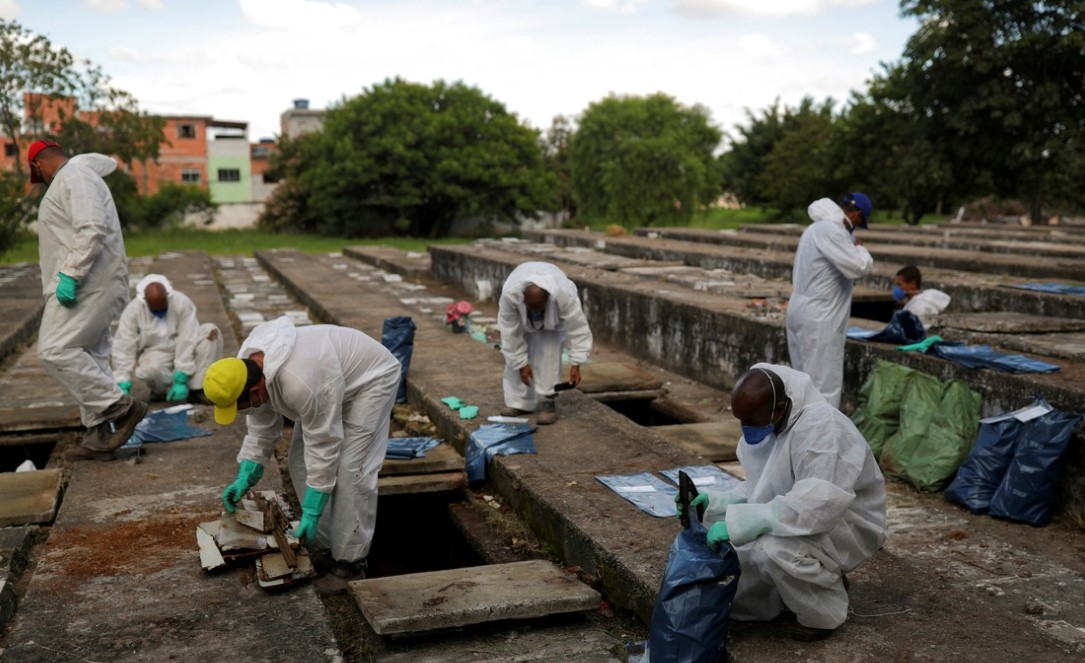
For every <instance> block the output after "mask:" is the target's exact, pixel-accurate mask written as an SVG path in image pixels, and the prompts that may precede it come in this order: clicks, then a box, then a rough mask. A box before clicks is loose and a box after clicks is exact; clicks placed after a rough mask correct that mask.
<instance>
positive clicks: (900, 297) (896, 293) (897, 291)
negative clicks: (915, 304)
mask: <svg viewBox="0 0 1085 663" xmlns="http://www.w3.org/2000/svg"><path fill="white" fill-rule="evenodd" d="M907 298H908V293H907V292H905V291H904V288H902V287H900V286H899V285H895V286H893V299H895V300H897V301H898V302H902V301H904V300H905V299H907Z"/></svg>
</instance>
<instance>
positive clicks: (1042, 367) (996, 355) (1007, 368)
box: [929, 343, 1059, 373]
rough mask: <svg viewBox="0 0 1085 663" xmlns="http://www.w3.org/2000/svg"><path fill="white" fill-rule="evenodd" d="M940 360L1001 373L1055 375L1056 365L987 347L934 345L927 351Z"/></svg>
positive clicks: (1057, 368) (953, 344)
mask: <svg viewBox="0 0 1085 663" xmlns="http://www.w3.org/2000/svg"><path fill="white" fill-rule="evenodd" d="M929 352H930V353H931V354H934V355H936V356H938V357H941V358H942V359H946V360H948V361H952V362H955V363H958V364H961V365H962V366H967V367H968V368H989V369H991V370H995V371H1002V372H1003V373H1057V372H1058V371H1059V367H1058V365H1057V364H1050V363H1048V362H1046V361H1040V360H1038V359H1030V358H1029V357H1026V356H1024V355H1010V354H1006V353H1004V352H999V351H997V350H994V349H992V348H991V346H989V345H963V344H955V343H935V344H934V345H933V346H931V349H930V351H929Z"/></svg>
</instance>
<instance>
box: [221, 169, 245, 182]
mask: <svg viewBox="0 0 1085 663" xmlns="http://www.w3.org/2000/svg"><path fill="white" fill-rule="evenodd" d="M240 181H241V171H240V170H239V169H237V168H219V182H240Z"/></svg>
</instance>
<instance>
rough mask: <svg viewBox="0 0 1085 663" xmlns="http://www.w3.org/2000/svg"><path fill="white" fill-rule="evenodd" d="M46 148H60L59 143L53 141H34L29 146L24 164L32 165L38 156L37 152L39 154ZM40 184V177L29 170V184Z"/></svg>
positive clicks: (32, 170)
mask: <svg viewBox="0 0 1085 663" xmlns="http://www.w3.org/2000/svg"><path fill="white" fill-rule="evenodd" d="M47 147H60V143H57V142H54V141H51V140H36V141H34V142H33V143H31V144H30V149H28V150H27V151H26V162H27V163H28V164H33V163H34V159H36V158H37V156H38V152H41V151H42V150H44V149H45V148H47ZM40 182H41V177H39V176H38V175H37V173H35V172H34V169H33V168H31V169H30V183H31V184H39V183H40Z"/></svg>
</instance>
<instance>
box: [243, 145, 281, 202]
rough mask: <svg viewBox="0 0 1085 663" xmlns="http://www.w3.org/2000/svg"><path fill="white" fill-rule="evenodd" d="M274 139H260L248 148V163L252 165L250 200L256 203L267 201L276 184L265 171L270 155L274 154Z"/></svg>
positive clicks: (268, 164)
mask: <svg viewBox="0 0 1085 663" xmlns="http://www.w3.org/2000/svg"><path fill="white" fill-rule="evenodd" d="M275 148H276V145H275V139H274V138H261V139H260V142H258V143H252V144H251V145H250V146H249V163H251V164H252V184H251V186H250V188H251V190H252V199H253V200H254V201H257V202H263V201H265V200H267V199H268V198H269V197H270V196H271V194H272V192H273V191H275V186H276V185H277V184H278V183H277V181H275V180H272V179H270V178H269V177H268V175H267V171H268V168H269V166H270V162H271V155H272V154H274V153H275Z"/></svg>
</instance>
